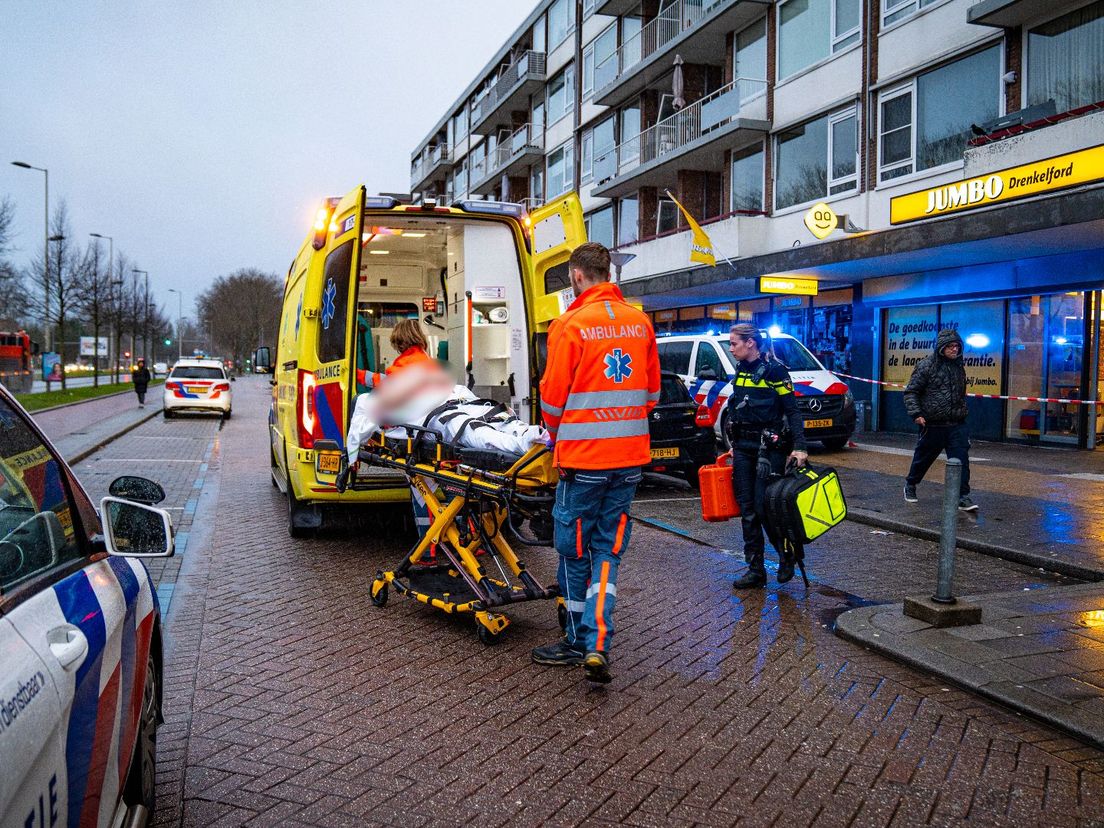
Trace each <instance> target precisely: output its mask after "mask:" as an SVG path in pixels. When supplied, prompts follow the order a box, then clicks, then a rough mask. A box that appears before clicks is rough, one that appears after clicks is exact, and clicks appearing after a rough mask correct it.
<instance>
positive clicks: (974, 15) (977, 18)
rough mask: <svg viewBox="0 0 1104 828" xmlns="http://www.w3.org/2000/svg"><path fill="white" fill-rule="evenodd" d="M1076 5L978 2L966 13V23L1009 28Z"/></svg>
mask: <svg viewBox="0 0 1104 828" xmlns="http://www.w3.org/2000/svg"><path fill="white" fill-rule="evenodd" d="M1076 5H1077V4H1076V3H1065V2H1057V3H1056V2H1054V0H979V2H977V3H974V5H972V6H970V8H969V9H968V10H967V11H966V21H967V22H968V23H975V24H977V25H978V26H996V27H998V28H1011V27H1014V26H1022V25H1023V24H1024V23H1027V22H1029V21H1031V20H1036V19H1038V18H1039V17H1041V16H1043V15H1044V14H1053V13H1055V12H1057V11H1060V10H1064V9H1066V8H1074V7H1075V6H1076Z"/></svg>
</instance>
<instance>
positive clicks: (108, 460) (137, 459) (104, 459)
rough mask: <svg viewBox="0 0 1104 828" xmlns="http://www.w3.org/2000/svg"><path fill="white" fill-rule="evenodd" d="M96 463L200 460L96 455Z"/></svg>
mask: <svg viewBox="0 0 1104 828" xmlns="http://www.w3.org/2000/svg"><path fill="white" fill-rule="evenodd" d="M96 462H97V463H200V464H202V463H203V461H202V460H161V459H157V458H154V457H97V458H96Z"/></svg>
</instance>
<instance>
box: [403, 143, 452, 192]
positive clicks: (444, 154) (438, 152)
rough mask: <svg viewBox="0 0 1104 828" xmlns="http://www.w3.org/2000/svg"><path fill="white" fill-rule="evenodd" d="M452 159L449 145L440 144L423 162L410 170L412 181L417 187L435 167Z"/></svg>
mask: <svg viewBox="0 0 1104 828" xmlns="http://www.w3.org/2000/svg"><path fill="white" fill-rule="evenodd" d="M449 160H450V156H449V150H448V146H447V145H446V144H443V143H441V144H438V145H437V146H435V147H434V148H433V149H432V150H430V152H429V155H428V156H426V157H425V158H423V159H422V162H421V163H420V164H418V165H416V166H414V167H412V168H411V170H410V183H411V185H412V186H413V187H414V188H415V189H416V188H417V185H418V184H421V183H422V182H423V181H425V179H426V178H427V177H428V176H429V174H430V172H431V171H432V170H433V168H434V167H436V166H438V165H439V164H447V163H448V162H449Z"/></svg>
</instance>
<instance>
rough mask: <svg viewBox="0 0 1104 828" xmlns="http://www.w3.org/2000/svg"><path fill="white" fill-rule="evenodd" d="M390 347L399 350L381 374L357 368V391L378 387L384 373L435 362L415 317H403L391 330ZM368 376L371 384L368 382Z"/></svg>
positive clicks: (392, 372) (388, 373) (387, 373)
mask: <svg viewBox="0 0 1104 828" xmlns="http://www.w3.org/2000/svg"><path fill="white" fill-rule="evenodd" d="M390 341H391V347H392V348H394V349H395V350H396V351H398V352H399V355H398V356H397V357H395V361H394V362H392V363H391V364H390V365H388V366H387V369H386V370H385V371H384V373H383V374H381V373H379V372H378V371H373V372H371V373H369V372H368V371H367V370H365V369H358V370H357V386H358V391H360V390H361V389H363V391H369V390H371V389H373V388H378V387H379V384H380V381H381V380H382V379H383V377H384V376H385V375H390V374H394V373H395V372H396V371H401V370H402V369H403V368H406V367H407V366H408V365H417V364H419V363H424V362H435V360H434V359H433V357H431V356H430V355H429V340H428V339H426V335H425V332H424V331H423V330H422V326H421V325H419V324H418V320H417V319H404V320H403V321H402V322H400V323H399V324H397V325H396V326H395V327H394V328H393V329H392V330H391V336H390ZM369 378H370V379H371V384H369ZM363 391H361V393H363Z"/></svg>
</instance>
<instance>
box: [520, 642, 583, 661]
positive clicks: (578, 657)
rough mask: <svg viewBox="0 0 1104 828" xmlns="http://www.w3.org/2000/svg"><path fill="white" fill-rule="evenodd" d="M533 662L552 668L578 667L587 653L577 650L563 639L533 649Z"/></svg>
mask: <svg viewBox="0 0 1104 828" xmlns="http://www.w3.org/2000/svg"><path fill="white" fill-rule="evenodd" d="M532 655H533V661H535V662H536V663H537V664H547V665H548V666H550V667H578V666H579V665H580V664H582V663H583V656H584V655H585V653H584V652H583V651H582V650H577V649H575V648H574V647H572V646H571V645H570V644H568V643H567V642H566V641H564V640H563V639H562V638H561V639H560V640H559V641H557V642H556V643H555V644H546V645H545V646H543V647H535V648H533V653H532Z"/></svg>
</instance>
